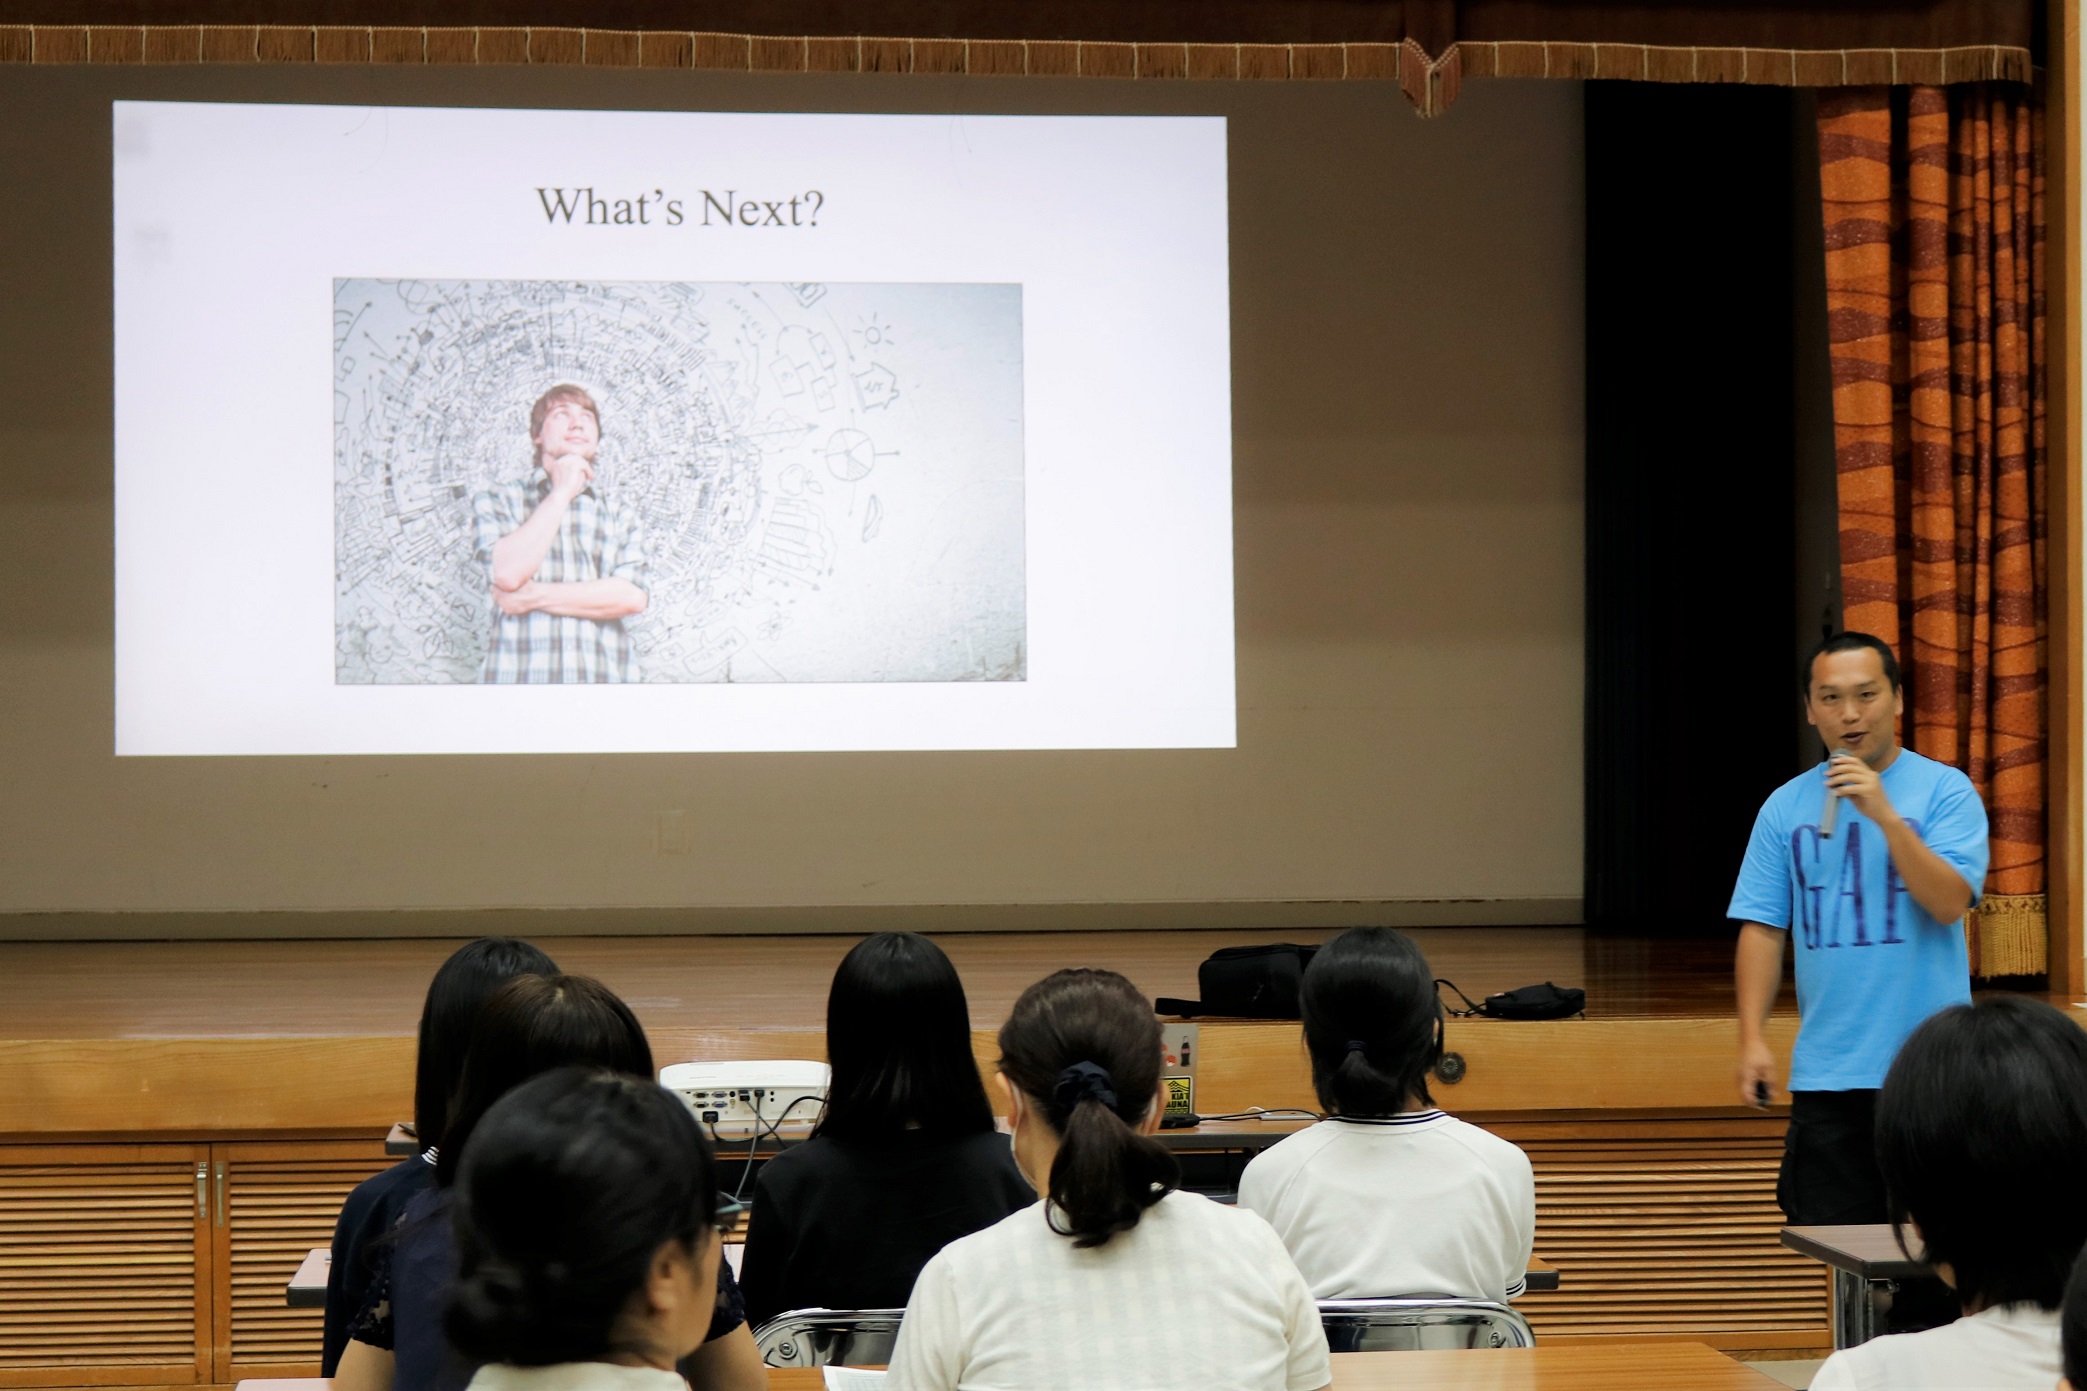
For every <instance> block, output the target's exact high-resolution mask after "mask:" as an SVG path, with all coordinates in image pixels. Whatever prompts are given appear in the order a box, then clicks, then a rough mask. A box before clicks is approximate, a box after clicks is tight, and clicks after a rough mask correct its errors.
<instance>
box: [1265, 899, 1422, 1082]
mask: <svg viewBox="0 0 2087 1391" xmlns="http://www.w3.org/2000/svg"><path fill="white" fill-rule="evenodd" d="M1297 999H1298V1009H1299V1011H1300V1012H1301V1013H1302V1014H1303V1015H1304V1045H1305V1048H1306V1050H1307V1051H1308V1052H1310V1054H1311V1056H1312V1090H1313V1091H1315V1092H1317V1093H1318V1096H1319V1104H1320V1105H1321V1106H1323V1107H1325V1108H1326V1109H1327V1110H1328V1111H1330V1112H1332V1113H1334V1114H1336V1115H1342V1116H1391V1115H1397V1114H1398V1113H1399V1112H1400V1111H1403V1110H1405V1109H1406V1108H1407V1106H1408V1105H1409V1104H1410V1103H1411V1102H1413V1101H1419V1102H1420V1103H1421V1104H1422V1105H1424V1106H1432V1105H1433V1104H1434V1098H1433V1097H1431V1096H1429V1095H1428V1073H1429V1072H1430V1071H1431V1070H1432V1069H1433V1068H1434V1066H1435V1064H1436V1062H1437V1061H1438V1060H1440V1058H1441V1057H1442V1000H1441V997H1440V996H1438V995H1437V994H1436V993H1435V976H1434V973H1433V972H1432V971H1430V970H1429V969H1428V962H1427V958H1426V957H1424V956H1422V955H1421V954H1420V948H1419V947H1417V946H1415V945H1414V944H1413V939H1412V938H1410V937H1408V936H1407V935H1406V934H1405V933H1403V932H1399V931H1396V930H1395V929H1393V928H1389V927H1355V928H1350V929H1349V930H1348V931H1346V932H1343V933H1342V934H1341V935H1340V936H1338V937H1336V938H1334V939H1333V940H1332V941H1331V942H1328V943H1327V944H1326V945H1325V946H1323V947H1321V948H1319V950H1318V952H1317V953H1316V954H1315V955H1314V956H1313V957H1312V964H1311V965H1309V966H1307V967H1305V971H1304V981H1303V983H1302V985H1301V986H1300V987H1299V989H1298V994H1297Z"/></svg>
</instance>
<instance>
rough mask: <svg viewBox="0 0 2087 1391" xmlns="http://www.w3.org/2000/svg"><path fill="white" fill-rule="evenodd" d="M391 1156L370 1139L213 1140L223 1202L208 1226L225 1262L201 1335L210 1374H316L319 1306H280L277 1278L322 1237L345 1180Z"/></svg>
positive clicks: (329, 1231) (346, 1187)
mask: <svg viewBox="0 0 2087 1391" xmlns="http://www.w3.org/2000/svg"><path fill="white" fill-rule="evenodd" d="M395 1162H396V1161H394V1160H391V1159H388V1158H386V1157H385V1156H384V1154H383V1150H382V1146H381V1145H380V1144H378V1143H377V1142H376V1141H375V1140H374V1139H373V1140H371V1141H367V1142H362V1143H355V1142H338V1141H333V1142H329V1141H314V1142H306V1143H302V1144H294V1145H266V1144H253V1145H240V1144H233V1145H219V1146H217V1147H216V1151H215V1157H214V1159H213V1165H223V1167H224V1176H225V1177H224V1203H223V1207H222V1209H221V1214H222V1219H223V1220H222V1221H221V1222H218V1223H215V1224H214V1225H213V1228H212V1236H213V1240H214V1243H215V1249H216V1251H217V1253H218V1260H219V1268H220V1269H222V1270H224V1271H225V1272H226V1278H225V1279H224V1280H221V1281H220V1282H219V1298H218V1303H217V1317H216V1319H215V1320H214V1325H213V1329H212V1339H211V1342H212V1362H213V1364H214V1367H215V1374H216V1375H215V1379H216V1380H218V1381H236V1380H238V1379H240V1378H243V1377H314V1376H317V1375H318V1374H319V1335H320V1322H321V1311H320V1310H318V1309H292V1308H290V1307H288V1305H287V1304H286V1303H285V1302H284V1299H283V1288H284V1286H286V1285H287V1284H288V1283H289V1281H290V1276H291V1275H292V1274H294V1273H295V1272H296V1270H297V1266H298V1263H299V1262H301V1261H302V1260H303V1259H304V1257H305V1254H306V1253H307V1252H308V1251H310V1250H311V1249H312V1248H313V1247H314V1246H326V1245H330V1244H331V1243H332V1241H333V1224H334V1219H335V1218H336V1217H338V1216H339V1215H340V1210H341V1203H342V1202H343V1201H344V1200H345V1199H346V1198H347V1196H348V1194H349V1192H350V1190H352V1189H353V1188H354V1187H355V1185H356V1184H358V1183H361V1182H362V1181H363V1180H364V1179H366V1178H368V1177H369V1176H370V1175H372V1174H374V1173H376V1172H377V1171H378V1170H380V1169H383V1168H385V1167H386V1166H387V1165H390V1164H392V1163H395Z"/></svg>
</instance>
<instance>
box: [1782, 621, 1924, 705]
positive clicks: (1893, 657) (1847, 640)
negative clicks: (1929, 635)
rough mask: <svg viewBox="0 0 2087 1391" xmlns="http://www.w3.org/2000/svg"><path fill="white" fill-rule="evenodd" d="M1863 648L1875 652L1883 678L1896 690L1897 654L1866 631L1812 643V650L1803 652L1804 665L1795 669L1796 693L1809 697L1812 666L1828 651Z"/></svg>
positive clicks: (1840, 634) (1888, 645)
mask: <svg viewBox="0 0 2087 1391" xmlns="http://www.w3.org/2000/svg"><path fill="white" fill-rule="evenodd" d="M1864 648H1868V649H1869V650H1870V651H1872V652H1874V653H1876V654H1877V660H1878V661H1880V662H1882V663H1883V664H1884V679H1885V680H1887V681H1889V682H1890V683H1891V688H1892V689H1893V690H1894V691H1895V690H1897V689H1898V688H1899V659H1898V654H1897V653H1895V652H1893V651H1892V650H1891V644H1890V643H1888V642H1886V641H1885V640H1884V639H1883V638H1880V637H1872V636H1871V635H1870V634H1868V633H1835V634H1834V635H1833V636H1832V637H1828V638H1821V639H1819V641H1818V642H1816V643H1814V644H1812V650H1811V651H1809V652H1807V653H1805V654H1804V665H1803V666H1801V667H1799V668H1798V669H1797V691H1798V694H1800V695H1802V696H1804V697H1805V698H1807V699H1809V698H1810V697H1811V694H1812V668H1813V667H1814V666H1817V665H1818V663H1819V659H1820V658H1821V657H1824V656H1825V655H1826V654H1827V653H1829V652H1859V651H1861V650H1863V649H1864Z"/></svg>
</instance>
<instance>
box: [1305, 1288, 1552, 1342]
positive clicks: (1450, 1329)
mask: <svg viewBox="0 0 2087 1391" xmlns="http://www.w3.org/2000/svg"><path fill="white" fill-rule="evenodd" d="M1319 1322H1320V1323H1322V1324H1324V1325H1325V1327H1326V1345H1327V1347H1329V1348H1330V1349H1332V1350H1333V1351H1335V1352H1414V1351H1418V1350H1420V1349H1423V1348H1428V1349H1433V1348H1526V1347H1534V1346H1535V1345H1536V1334H1534V1333H1533V1332H1531V1331H1530V1329H1529V1320H1527V1319H1525V1318H1523V1317H1522V1316H1521V1315H1520V1314H1518V1313H1516V1312H1515V1311H1514V1310H1512V1309H1510V1308H1508V1307H1507V1306H1506V1305H1505V1304H1495V1303H1494V1302H1492V1301H1491V1300H1487V1299H1450V1298H1446V1297H1441V1296H1433V1295H1412V1296H1407V1297H1404V1298H1399V1299H1322V1300H1320V1301H1319Z"/></svg>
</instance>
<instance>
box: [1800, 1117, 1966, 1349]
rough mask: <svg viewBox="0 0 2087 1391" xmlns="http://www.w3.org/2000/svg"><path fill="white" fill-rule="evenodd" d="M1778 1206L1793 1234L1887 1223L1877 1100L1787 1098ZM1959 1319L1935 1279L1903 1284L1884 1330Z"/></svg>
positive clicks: (1948, 1292)
mask: <svg viewBox="0 0 2087 1391" xmlns="http://www.w3.org/2000/svg"><path fill="white" fill-rule="evenodd" d="M1775 1201H1776V1206H1778V1207H1780V1208H1781V1209H1782V1210H1783V1216H1785V1217H1787V1218H1789V1219H1790V1224H1791V1225H1792V1226H1797V1227H1814V1226H1853V1225H1858V1224H1872V1223H1878V1222H1888V1221H1890V1220H1891V1219H1890V1216H1889V1214H1888V1212H1887V1210H1886V1207H1885V1202H1884V1175H1883V1173H1882V1172H1881V1171H1879V1170H1878V1168H1877V1093H1876V1092H1874V1091H1860V1092H1792V1093H1790V1129H1789V1130H1788V1132H1787V1133H1786V1134H1785V1135H1784V1137H1783V1167H1782V1172H1781V1173H1780V1174H1779V1175H1778V1176H1777V1178H1776V1184H1775ZM1956 1316H1957V1301H1956V1295H1955V1294H1954V1293H1953V1292H1952V1291H1951V1290H1950V1288H1949V1287H1948V1286H1947V1285H1945V1284H1943V1283H1942V1282H1941V1281H1940V1280H1935V1279H1922V1280H1902V1281H1900V1282H1899V1289H1898V1293H1897V1294H1896V1295H1894V1296H1893V1298H1892V1302H1891V1310H1890V1312H1889V1314H1888V1315H1887V1316H1886V1323H1885V1326H1886V1327H1887V1328H1888V1329H1889V1330H1890V1331H1891V1332H1893V1333H1910V1332H1912V1331H1914V1330H1916V1329H1921V1328H1933V1327H1934V1326H1936V1325H1937V1324H1943V1323H1948V1322H1949V1321H1950V1320H1952V1319H1954V1318H1955V1317H1956Z"/></svg>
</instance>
